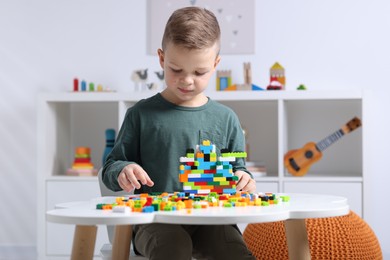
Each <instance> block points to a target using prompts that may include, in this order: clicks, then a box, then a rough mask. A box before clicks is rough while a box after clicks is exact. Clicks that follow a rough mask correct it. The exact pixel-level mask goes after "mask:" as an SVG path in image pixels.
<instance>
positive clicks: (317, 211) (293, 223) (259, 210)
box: [46, 194, 349, 260]
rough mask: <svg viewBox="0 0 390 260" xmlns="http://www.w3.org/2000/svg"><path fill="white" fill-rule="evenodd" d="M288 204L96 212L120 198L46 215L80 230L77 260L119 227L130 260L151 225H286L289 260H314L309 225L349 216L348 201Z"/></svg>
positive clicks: (293, 197)
mask: <svg viewBox="0 0 390 260" xmlns="http://www.w3.org/2000/svg"><path fill="white" fill-rule="evenodd" d="M288 195H289V196H290V201H289V202H282V203H279V204H274V205H270V206H246V207H232V208H224V207H208V208H205V209H192V210H191V211H190V212H188V211H187V210H178V211H157V212H153V213H136V212H128V213H116V212H112V211H107V210H97V209H96V205H97V204H99V203H112V202H114V201H115V197H101V198H97V199H92V200H90V201H80V202H69V203H63V204H58V205H56V209H54V210H50V211H48V212H47V213H46V219H47V221H49V222H54V223H62V224H73V225H76V231H75V236H74V240H73V248H72V259H83V260H84V259H92V258H93V250H94V244H95V240H96V232H97V226H96V225H115V236H114V241H113V251H112V254H113V259H126V260H127V259H129V252H130V243H131V236H132V228H131V225H135V224H148V223H169V224H193V225H225V224H237V223H264V222H275V221H285V228H286V238H287V245H288V248H289V259H291V260H294V259H299V260H302V259H310V250H309V241H308V238H307V232H306V226H305V219H306V218H325V217H336V216H343V215H347V214H348V213H349V206H348V203H347V199H346V198H343V197H337V196H328V195H314V194H288Z"/></svg>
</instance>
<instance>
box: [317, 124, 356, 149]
mask: <svg viewBox="0 0 390 260" xmlns="http://www.w3.org/2000/svg"><path fill="white" fill-rule="evenodd" d="M361 125H362V122H361V121H360V119H359V118H357V117H354V118H352V120H350V121H349V122H348V123H347V124H345V125H344V126H343V127H341V129H339V130H337V131H336V132H334V133H333V134H331V135H329V136H327V137H325V138H324V139H322V140H321V141H319V142H318V143H317V144H316V146H317V149H318V150H319V151H320V152H322V151H323V150H325V149H326V148H328V147H329V146H331V145H332V144H333V143H334V142H336V141H338V140H339V139H340V138H341V137H343V136H344V135H346V134H348V133H350V132H352V131H353V130H355V129H356V128H358V127H359V126H361Z"/></svg>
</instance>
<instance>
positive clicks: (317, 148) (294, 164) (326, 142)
mask: <svg viewBox="0 0 390 260" xmlns="http://www.w3.org/2000/svg"><path fill="white" fill-rule="evenodd" d="M361 125H362V123H361V121H360V119H359V118H357V117H354V118H353V119H352V120H350V121H349V122H348V123H347V124H345V125H344V126H343V127H341V129H339V130H337V131H336V132H334V133H333V134H331V135H329V136H328V137H326V138H324V139H323V140H321V141H320V142H318V143H314V142H309V143H307V144H305V146H303V147H302V148H300V149H297V150H290V151H288V152H287V153H286V154H285V155H284V166H285V167H286V168H287V171H288V172H289V173H291V174H292V175H294V176H303V175H305V174H306V173H307V171H308V170H309V168H310V166H311V165H312V164H313V163H315V162H317V161H318V160H319V159H321V157H322V151H323V150H325V149H326V148H328V147H329V146H330V145H331V144H333V143H334V142H336V141H338V140H339V139H340V138H341V137H343V136H344V135H345V134H348V133H350V132H352V131H353V130H355V129H356V128H358V127H359V126H361Z"/></svg>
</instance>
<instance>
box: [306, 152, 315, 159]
mask: <svg viewBox="0 0 390 260" xmlns="http://www.w3.org/2000/svg"><path fill="white" fill-rule="evenodd" d="M305 157H306V158H307V159H310V158H311V157H313V152H312V151H306V152H305Z"/></svg>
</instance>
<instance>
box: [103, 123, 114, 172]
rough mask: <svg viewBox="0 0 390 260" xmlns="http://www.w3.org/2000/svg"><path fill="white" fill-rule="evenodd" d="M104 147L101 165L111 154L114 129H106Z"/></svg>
mask: <svg viewBox="0 0 390 260" xmlns="http://www.w3.org/2000/svg"><path fill="white" fill-rule="evenodd" d="M105 134H106V147H105V148H104V152H103V159H102V165H104V163H105V162H106V158H107V156H108V154H109V153H110V152H111V150H112V148H113V147H114V144H115V129H107V130H106V132H105Z"/></svg>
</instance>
